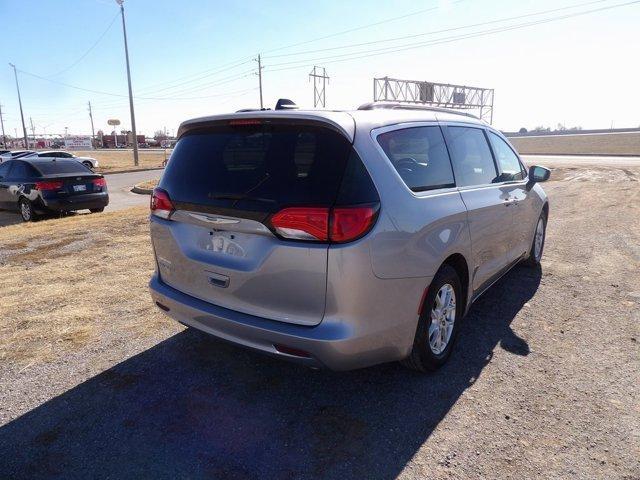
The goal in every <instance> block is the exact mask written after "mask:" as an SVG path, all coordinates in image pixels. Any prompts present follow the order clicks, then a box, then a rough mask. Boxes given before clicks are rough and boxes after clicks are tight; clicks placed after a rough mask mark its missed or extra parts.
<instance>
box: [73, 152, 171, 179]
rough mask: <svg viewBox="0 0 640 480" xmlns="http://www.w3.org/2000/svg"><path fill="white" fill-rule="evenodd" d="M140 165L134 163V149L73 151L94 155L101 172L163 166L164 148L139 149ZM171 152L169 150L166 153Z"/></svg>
mask: <svg viewBox="0 0 640 480" xmlns="http://www.w3.org/2000/svg"><path fill="white" fill-rule="evenodd" d="M138 152H139V155H138V159H139V165H138V166H137V167H136V166H134V165H133V150H124V149H123V150H87V151H77V152H73V153H74V154H75V155H77V156H79V157H83V156H84V157H93V158H95V159H96V160H98V164H99V165H98V168H97V171H98V172H101V173H105V172H114V171H119V170H134V169H143V168H152V167H161V166H162V162H163V161H164V159H165V152H164V150H146V149H144V148H141V149H139V150H138ZM169 154H170V150H167V153H166V155H167V156H168V155H169Z"/></svg>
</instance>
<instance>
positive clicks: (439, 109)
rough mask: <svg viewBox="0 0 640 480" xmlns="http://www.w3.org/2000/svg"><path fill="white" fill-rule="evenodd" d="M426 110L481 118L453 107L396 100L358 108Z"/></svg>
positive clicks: (365, 104)
mask: <svg viewBox="0 0 640 480" xmlns="http://www.w3.org/2000/svg"><path fill="white" fill-rule="evenodd" d="M378 109H384V110H426V111H430V112H442V113H451V114H453V115H463V116H465V117H471V118H475V119H476V120H480V118H479V117H477V116H475V115H473V114H471V113H467V112H461V111H460V110H455V109H453V108H442V107H432V106H430V105H420V104H415V105H412V104H407V103H396V102H369V103H364V104H362V105H360V106H359V107H358V110H378Z"/></svg>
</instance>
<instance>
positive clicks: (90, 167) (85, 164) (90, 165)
mask: <svg viewBox="0 0 640 480" xmlns="http://www.w3.org/2000/svg"><path fill="white" fill-rule="evenodd" d="M82 164H83V165H84V166H85V167H87V168H88V169H89V170H93V163H91V162H82Z"/></svg>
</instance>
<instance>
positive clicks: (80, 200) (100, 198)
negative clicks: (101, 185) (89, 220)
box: [41, 192, 109, 212]
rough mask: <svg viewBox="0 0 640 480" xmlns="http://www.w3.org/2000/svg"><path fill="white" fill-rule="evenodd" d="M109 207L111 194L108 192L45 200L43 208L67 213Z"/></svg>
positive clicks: (43, 200)
mask: <svg viewBox="0 0 640 480" xmlns="http://www.w3.org/2000/svg"><path fill="white" fill-rule="evenodd" d="M107 205H109V194H108V193H107V192H100V193H88V194H86V195H76V196H73V197H68V198H59V197H56V198H43V199H42V205H41V207H42V209H43V210H53V211H56V212H66V211H74V210H85V209H91V208H103V207H106V206H107Z"/></svg>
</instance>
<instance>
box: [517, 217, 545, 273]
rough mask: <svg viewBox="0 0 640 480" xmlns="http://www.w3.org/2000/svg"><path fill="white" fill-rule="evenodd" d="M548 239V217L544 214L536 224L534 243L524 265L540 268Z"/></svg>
mask: <svg viewBox="0 0 640 480" xmlns="http://www.w3.org/2000/svg"><path fill="white" fill-rule="evenodd" d="M546 238H547V215H546V214H545V213H544V212H542V213H541V214H540V218H538V221H537V222H536V230H535V232H534V233H533V241H532V242H531V248H530V249H529V256H528V257H527V258H525V260H524V262H523V263H524V264H525V265H527V266H529V267H534V268H535V267H538V266H540V262H541V261H542V253H543V252H544V242H545V240H546Z"/></svg>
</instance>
